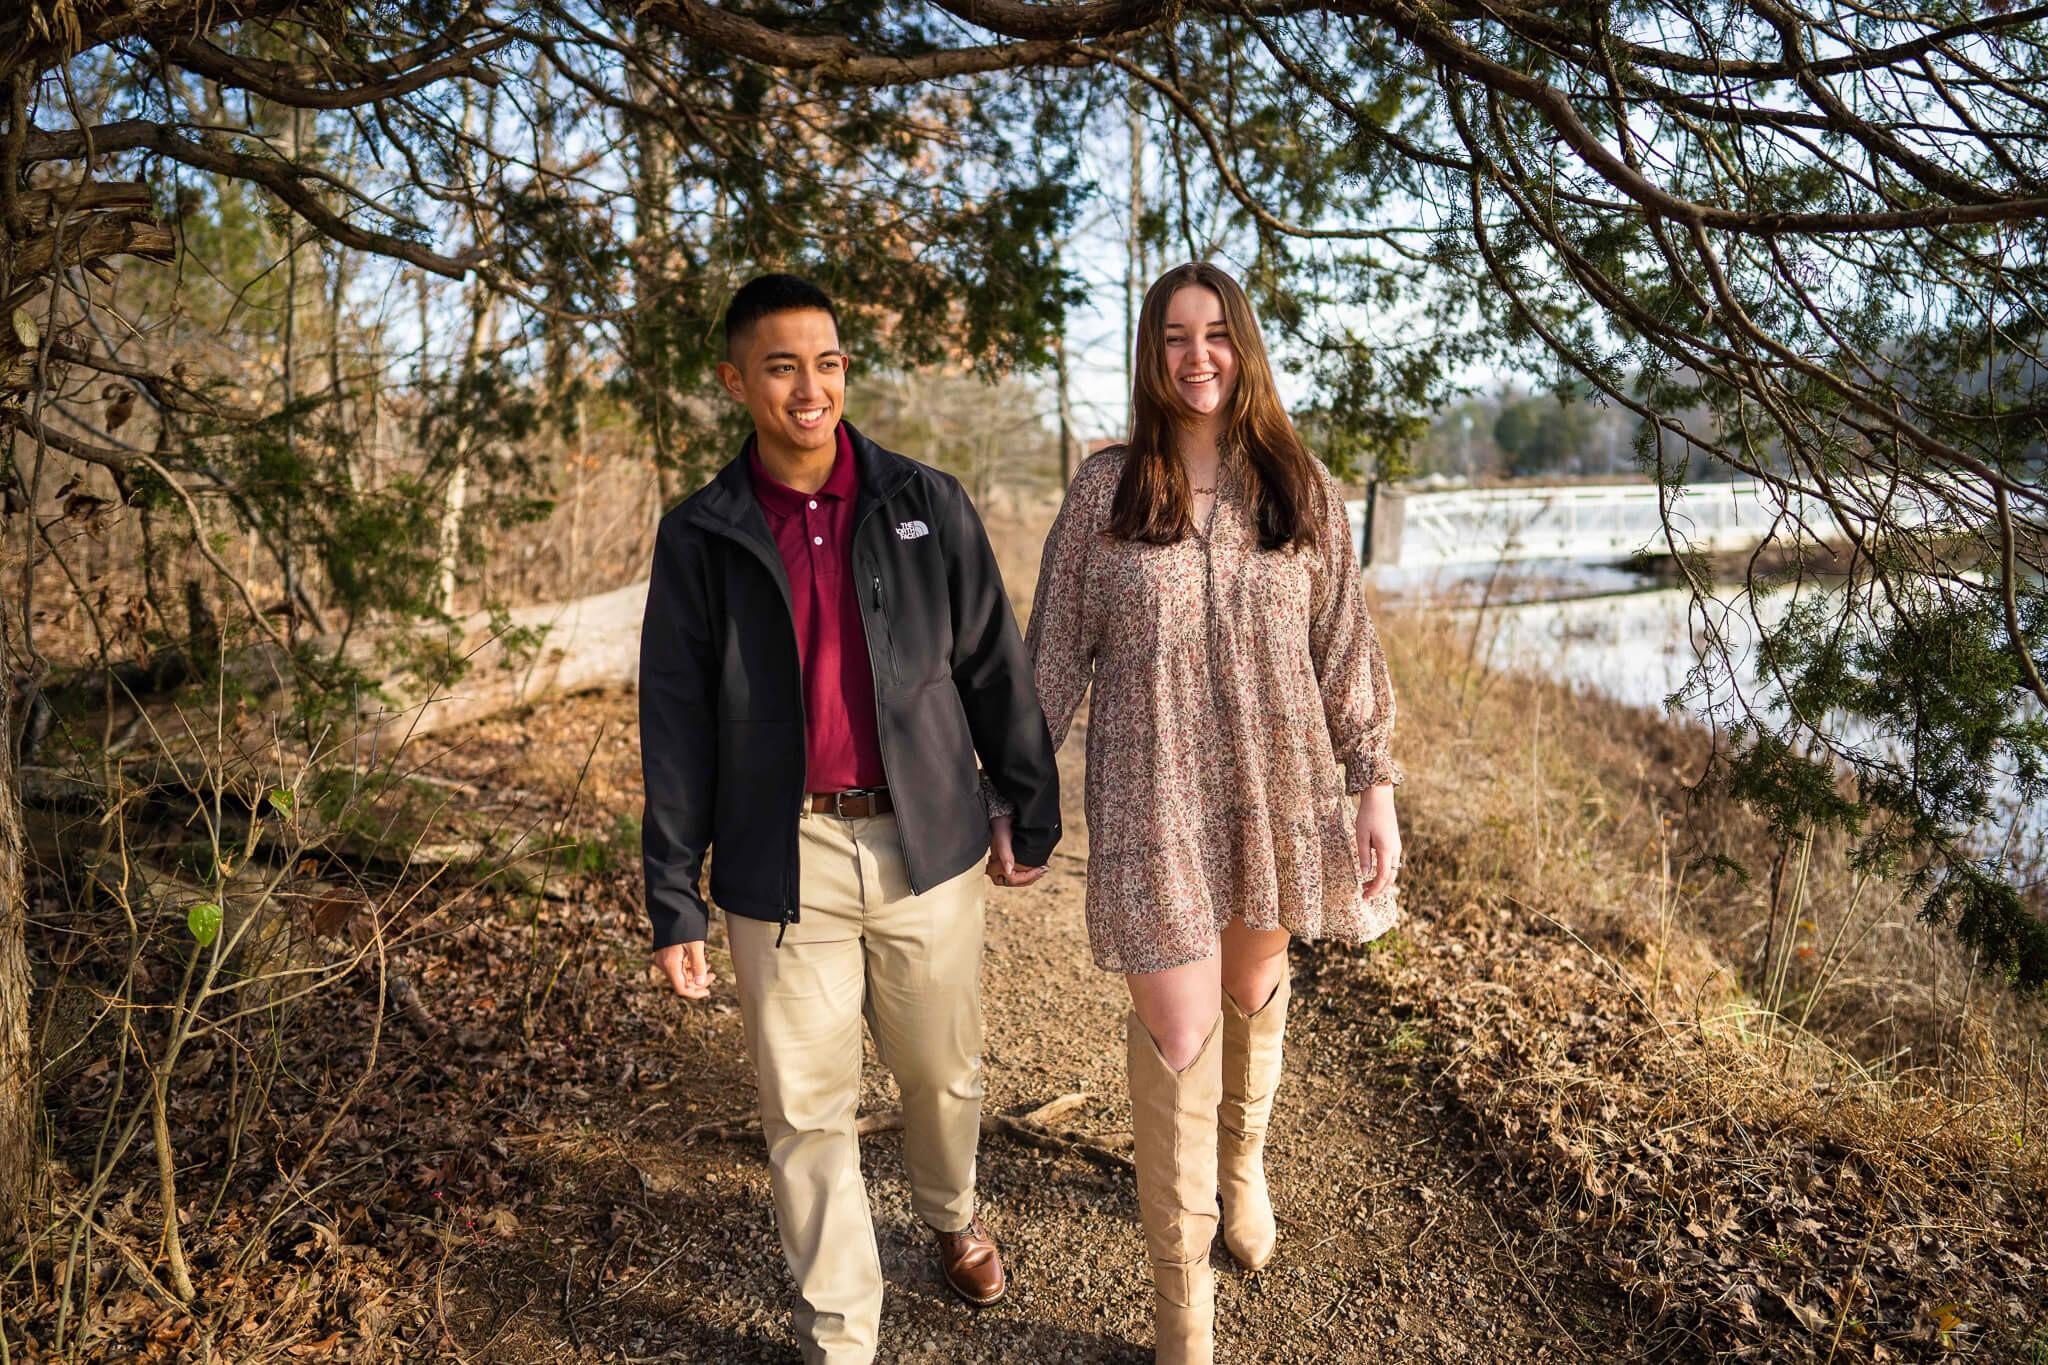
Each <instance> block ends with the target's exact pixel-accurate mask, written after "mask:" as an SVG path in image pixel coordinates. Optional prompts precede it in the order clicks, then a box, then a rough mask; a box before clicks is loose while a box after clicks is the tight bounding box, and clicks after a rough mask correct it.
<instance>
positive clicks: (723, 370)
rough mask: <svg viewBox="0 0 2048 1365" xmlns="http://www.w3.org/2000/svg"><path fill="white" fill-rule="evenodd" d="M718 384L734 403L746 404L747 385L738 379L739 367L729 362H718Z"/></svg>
mask: <svg viewBox="0 0 2048 1365" xmlns="http://www.w3.org/2000/svg"><path fill="white" fill-rule="evenodd" d="M718 382H719V383H720V384H723V385H724V386H725V391H726V392H727V393H729V394H731V395H732V399H733V401H734V402H735V403H740V404H745V403H746V401H747V385H746V381H745V380H743V379H742V378H741V377H740V367H739V366H737V365H735V364H733V363H732V362H731V361H730V360H721V361H719V362H718Z"/></svg>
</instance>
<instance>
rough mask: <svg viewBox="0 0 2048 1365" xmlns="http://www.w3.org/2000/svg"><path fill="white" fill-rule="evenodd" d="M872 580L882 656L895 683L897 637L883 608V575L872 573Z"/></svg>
mask: <svg viewBox="0 0 2048 1365" xmlns="http://www.w3.org/2000/svg"><path fill="white" fill-rule="evenodd" d="M870 582H871V583H872V584H873V587H872V589H871V591H872V592H873V594H874V608H875V624H876V626H878V627H879V628H880V629H881V632H882V657H883V658H884V659H885V660H887V661H888V665H889V681H890V682H892V683H893V682H896V681H897V677H896V637H895V636H894V635H893V634H892V633H891V632H890V630H889V617H888V615H887V614H886V613H885V612H884V611H883V610H882V576H881V575H880V574H874V575H872V577H871V579H870Z"/></svg>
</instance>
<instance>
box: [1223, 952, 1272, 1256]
mask: <svg viewBox="0 0 2048 1365" xmlns="http://www.w3.org/2000/svg"><path fill="white" fill-rule="evenodd" d="M1287 996H1288V990H1287V977H1286V975H1285V974H1284V973H1283V974H1282V975H1281V977H1280V984H1279V985H1278V986H1275V987H1274V988H1273V994H1272V995H1271V997H1269V998H1268V999H1267V1001H1266V1003H1265V1004H1264V1005H1262V1006H1261V1007H1260V1008H1259V1009H1258V1010H1256V1011H1255V1012H1253V1013H1251V1014H1246V1013H1245V1012H1244V1011H1243V1010H1241V1009H1239V1008H1238V1007H1237V1002H1236V1001H1235V1000H1232V999H1231V998H1230V992H1229V991H1225V992H1224V993H1223V1103H1222V1105H1221V1106H1220V1108H1219V1109H1218V1111H1217V1118H1216V1122H1217V1128H1218V1136H1217V1147H1216V1183H1217V1187H1218V1190H1219V1192H1220V1193H1221V1194H1222V1196H1223V1244H1224V1245H1225V1246H1227V1247H1229V1248H1230V1254H1231V1255H1232V1256H1235V1257H1236V1258H1237V1263H1238V1264H1239V1265H1241V1266H1243V1267H1245V1269H1247V1270H1257V1269H1259V1268H1260V1267H1261V1266H1263V1265H1265V1264H1266V1262H1268V1261H1270V1260H1272V1259H1273V1247H1274V1245H1275V1244H1276V1243H1277V1242H1278V1241H1279V1230H1278V1229H1277V1228H1276V1227H1275V1226H1274V1223H1273V1201H1272V1199H1271V1197H1270V1196H1269V1195H1268V1194H1267V1192H1266V1162H1265V1151H1266V1123H1267V1120H1268V1119H1270V1118H1271V1117H1272V1113H1273V1092H1274V1091H1275V1090H1278V1089H1279V1088H1280V1040H1281V1035H1282V1034H1284V1033H1285V1032H1286V1031H1287Z"/></svg>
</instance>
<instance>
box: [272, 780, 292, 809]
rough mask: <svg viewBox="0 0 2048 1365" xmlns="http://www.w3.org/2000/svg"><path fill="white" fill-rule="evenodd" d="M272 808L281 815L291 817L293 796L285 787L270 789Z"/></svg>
mask: <svg viewBox="0 0 2048 1365" xmlns="http://www.w3.org/2000/svg"><path fill="white" fill-rule="evenodd" d="M270 808H271V809H272V810H274V811H276V812H277V813H278V814H279V815H290V814H291V813H292V794H291V793H290V792H288V791H286V790H285V789H284V788H283V787H272V788H271V789H270Z"/></svg>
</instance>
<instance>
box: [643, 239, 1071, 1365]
mask: <svg viewBox="0 0 2048 1365" xmlns="http://www.w3.org/2000/svg"><path fill="white" fill-rule="evenodd" d="M725 336H726V360H725V362H724V363H722V364H721V365H719V367H718V377H719V381H720V382H721V383H722V384H723V385H724V386H725V389H726V391H727V392H728V393H730V394H731V395H732V397H733V398H734V399H736V400H737V401H738V402H740V403H741V404H743V405H745V407H746V409H747V412H748V414H749V415H750V416H751V417H752V418H753V422H754V434H753V436H752V437H751V438H750V439H749V440H748V441H747V443H746V446H745V448H744V449H743V450H742V451H741V452H740V454H739V456H738V458H736V459H734V460H733V461H732V462H731V463H730V464H728V465H726V466H725V468H724V469H723V470H721V471H720V472H719V473H718V475H717V476H716V477H714V478H713V479H712V480H711V482H710V483H709V484H707V485H706V486H705V487H704V488H702V489H701V490H699V491H698V492H697V493H696V494H694V495H693V496H692V497H690V498H689V499H688V500H686V501H685V502H683V503H682V504H681V505H680V506H678V507H677V508H676V509H675V510H674V511H672V512H670V513H669V514H668V515H667V516H666V517H664V518H663V519H662V523H661V529H660V533H659V535H658V537H657V539H656V543H655V550H654V569H653V577H652V582H651V584H650V587H649V591H648V598H647V617H646V622H645V625H644V628H643V632H642V635H641V646H640V651H641V652H640V744H641V760H642V764H643V768H644V771H645V774H646V783H647V810H646V818H645V821H644V823H643V829H644V831H645V835H644V840H645V843H644V852H645V862H646V871H647V911H648V914H649V916H650V918H652V920H653V922H654V946H655V962H656V964H657V965H658V966H659V967H660V969H661V970H662V971H663V972H664V973H666V975H667V977H668V980H669V981H670V983H671V984H672V985H673V986H674V988H675V990H676V992H677V994H679V995H681V996H683V997H685V998H686V999H692V1000H701V999H703V998H705V996H706V995H707V994H708V993H709V989H710V986H711V981H712V974H711V972H710V970H709V968H708V967H707V966H706V963H705V957H704V936H705V929H706V912H705V905H704V901H703V898H702V896H701V894H700V892H699V890H698V885H697V883H698V874H699V871H700V869H701V868H702V866H703V863H704V860H705V855H706V852H707V850H708V851H710V852H711V853H712V855H713V856H712V858H711V899H712V900H714V901H716V902H717V903H718V905H719V907H720V908H721V909H723V910H724V911H725V912H726V936H727V939H728V942H729V944H730V947H731V949H732V962H733V975H734V977H735V978H736V980H737V985H738V989H739V999H740V1013H741V1018H742V1020H743V1022H744V1024H745V1028H746V1039H747V1050H748V1052H749V1054H750V1055H751V1057H752V1060H753V1063H754V1068H755V1075H756V1081H757V1084H758V1087H759V1094H760V1104H761V1128H762V1132H763V1134H764V1135H765V1136H766V1138H767V1141H768V1162H769V1168H770V1174H771V1182H772V1185H773V1189H774V1195H775V1213H776V1222H777V1226H778V1227H779V1229H780V1231H781V1235H782V1249H783V1254H784V1255H785V1257H787V1259H788V1262H789V1268H790V1273H791V1274H792V1275H793V1276H794V1277H795V1280H796V1284H797V1308H796V1314H795V1326H796V1333H797V1337H798V1340H799V1342H800V1343H801V1344H802V1348H803V1355H804V1359H805V1360H807V1361H821V1362H831V1365H841V1362H865V1361H871V1360H873V1359H874V1358H875V1353H876V1349H877V1330H878V1324H879V1321H880V1317H881V1302H882V1272H881V1261H880V1257H879V1255H878V1254H877V1250H876V1244H875V1235H874V1228H873V1224H872V1223H871V1221H870V1218H869V1213H868V1203H867V1191H866V1188H865V1187H864V1186H863V1185H862V1183H861V1175H860V1150H859V1145H858V1142H857V1139H856V1136H855V1133H854V1109H855V1105H856V1103H857V1101H858V1099H859V1095H860V1067H861V1021H862V1019H863V1017H865V1018H866V1020H867V1024H868V1027H869V1029H870V1030H871V1031H872V1032H873V1034H874V1039H875V1046H876V1050H877V1051H878V1052H879V1053H880V1055H881V1058H882V1060H883V1062H884V1063H885V1064H886V1065H887V1066H888V1067H889V1068H890V1070H891V1071H893V1072H894V1073H895V1075H896V1081H897V1084H898V1086H899V1087H900V1089H901V1090H902V1095H903V1158H904V1165H905V1166H906V1167H907V1168H908V1175H909V1178H910V1187H911V1198H912V1203H913V1205H914V1206H915V1208H916V1210H917V1213H918V1215H919V1216H920V1217H921V1218H923V1219H924V1221H925V1222H926V1223H928V1224H930V1226H931V1227H932V1228H933V1230H934V1231H935V1232H936V1234H937V1252H938V1259H939V1264H940V1270H941V1272H942V1274H943V1275H944V1277H945V1279H946V1282H947V1284H949V1285H950V1286H952V1288H953V1289H954V1291H955V1292H957V1293H959V1294H960V1295H961V1296H962V1297H963V1298H965V1299H966V1300H967V1301H968V1302H970V1303H973V1304H977V1305H980V1304H989V1303H993V1302H995V1301H996V1300H997V1299H998V1298H1000V1297H1002V1294H1003V1290H1004V1285H1005V1281H1004V1275H1003V1267H1002V1258H1001V1255H1000V1253H999V1251H998V1249H997V1247H996V1243H995V1240H994V1239H993V1238H992V1237H991V1236H990V1235H989V1233H988V1231H987V1229H986V1228H985V1227H984V1226H983V1224H982V1223H981V1221H980V1219H979V1218H978V1217H977V1216H976V1214H975V1206H974V1153H975V1145H976V1142H977V1140H978V1138H979V1136H980V1124H981V1098H982V1081H981V1056H980V1054H981V1005H980V995H979V990H978V984H979V973H980V958H981V943H982V915H983V906H984V890H983V887H982V885H981V881H980V878H979V876H978V875H977V874H978V872H979V871H980V870H981V869H980V867H979V864H980V863H981V861H982V859H983V857H984V855H986V856H987V858H988V870H989V874H990V876H991V877H992V878H994V879H996V880H998V881H1003V882H1005V883H1007V884H1010V885H1026V884H1028V883H1030V882H1031V881H1034V880H1036V879H1037V877H1038V876H1039V875H1040V874H1041V873H1042V872H1043V870H1044V865H1045V863H1046V861H1047V860H1048V858H1049V857H1050V856H1051V853H1052V849H1053V845H1054V843H1055V842H1057V840H1058V839H1059V835H1060V824H1059V787H1058V775H1057V769H1056V768H1055V766H1054V760H1053V752H1052V743H1051V739H1050V737H1049V736H1048V735H1047V733H1046V728H1045V720H1044V717H1043V715H1042V714H1041V713H1040V711H1039V706H1038V699H1037V696H1036V693H1035V692H1034V690H1033V687H1032V683H1031V669H1030V667H1029V666H1028V665H1027V664H1026V662H1025V659H1024V647H1023V642H1022V640H1021V639H1020V638H1019V637H1018V634H1017V626H1016V622H1015V620H1014V619H1013V618H1012V616H1011V613H1010V606H1009V599H1008V597H1007V596H1006V595H1005V594H1004V591H1003V583H1002V577H1001V575H1000V574H999V572H998V571H997V568H996V563H995V557H994V555H993V554H992V553H991V552H990V549H989V545H988V538H987V536H986V535H985V534H984V533H983V531H982V527H981V522H980V519H979V518H978V517H977V516H976V515H975V512H974V508H973V506H972V505H971V504H970V503H969V502H968V500H967V496H966V493H965V492H964V491H963V490H962V489H961V487H960V484H959V482H958V481H957V480H956V479H954V478H952V477H951V476H949V475H946V474H942V473H940V472H938V471H937V470H934V469H930V468H927V467H926V466H924V465H921V464H918V463H916V462H915V461H912V460H908V459H905V458H904V457H902V456H900V455H895V454H891V453H890V452H888V451H886V450H883V449H882V448H881V447H880V446H877V445H876V444H874V443H873V442H872V441H869V440H868V439H867V438H866V437H864V436H862V435H861V434H860V433H859V432H857V431H855V430H854V429H853V428H852V427H851V426H850V425H848V424H847V423H845V422H843V421H841V420H840V411H841V408H842V405H843V403H844V401H845V397H846V372H847V365H848V358H847V356H846V354H845V353H844V352H843V351H842V350H841V349H840V346H839V328H838V315H837V312H836V310H835V309H834V308H833V305H832V301H831V300H830V299H829V298H827V297H826V296H825V295H824V293H822V292H821V291H820V290H818V289H817V288H816V287H815V286H813V285H811V284H809V283H807V282H806V281H804V280H801V279H797V278H795V277H794V276H789V275H767V276H763V277H761V278H759V279H756V280H753V281H751V282H750V283H748V284H747V285H746V286H745V287H744V288H742V289H741V290H740V291H739V292H738V294H736V295H735V296H734V298H733V300H732V304H731V307H730V308H729V309H728V310H727V312H726V317H725ZM977 754H979V755H980V758H981V763H982V766H983V767H984V768H985V769H986V777H985V778H982V779H979V780H978V779H977V773H976V761H975V758H976V755H977ZM991 789H992V791H991ZM984 791H991V798H990V804H989V805H988V806H987V807H985V806H984V804H983V792H984ZM1012 807H1014V815H1011V814H1003V815H1000V816H997V817H995V818H991V815H990V813H989V812H990V811H991V810H1001V811H1009V810H1010V809H1011V808H1012ZM1013 824H1014V828H1013Z"/></svg>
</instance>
